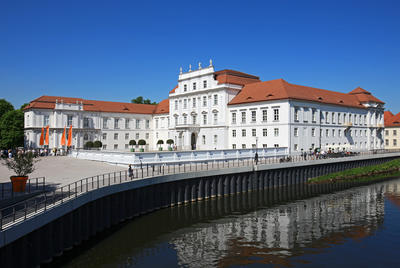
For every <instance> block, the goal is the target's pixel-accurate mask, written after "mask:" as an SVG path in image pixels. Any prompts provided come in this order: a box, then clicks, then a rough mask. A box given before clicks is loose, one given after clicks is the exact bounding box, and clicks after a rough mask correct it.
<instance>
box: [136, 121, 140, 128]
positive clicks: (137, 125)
mask: <svg viewBox="0 0 400 268" xmlns="http://www.w3.org/2000/svg"><path fill="white" fill-rule="evenodd" d="M136 128H137V129H139V128H140V120H137V119H136Z"/></svg>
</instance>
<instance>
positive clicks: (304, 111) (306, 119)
mask: <svg viewBox="0 0 400 268" xmlns="http://www.w3.org/2000/svg"><path fill="white" fill-rule="evenodd" d="M303 122H308V108H307V107H304V108H303Z"/></svg>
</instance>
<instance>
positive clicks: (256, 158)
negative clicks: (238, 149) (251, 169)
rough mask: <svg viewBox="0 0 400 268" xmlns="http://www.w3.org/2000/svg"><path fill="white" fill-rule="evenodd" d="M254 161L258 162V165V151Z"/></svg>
mask: <svg viewBox="0 0 400 268" xmlns="http://www.w3.org/2000/svg"><path fill="white" fill-rule="evenodd" d="M254 162H256V165H257V164H258V153H257V152H256V155H255V156H254Z"/></svg>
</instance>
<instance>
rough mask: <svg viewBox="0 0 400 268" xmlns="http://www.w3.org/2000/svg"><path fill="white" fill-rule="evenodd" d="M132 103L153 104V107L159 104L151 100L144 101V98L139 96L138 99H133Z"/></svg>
mask: <svg viewBox="0 0 400 268" xmlns="http://www.w3.org/2000/svg"><path fill="white" fill-rule="evenodd" d="M131 102H132V103H138V104H153V105H156V104H157V102H151V100H150V99H143V97H142V96H139V97H137V98H136V99H132V100H131Z"/></svg>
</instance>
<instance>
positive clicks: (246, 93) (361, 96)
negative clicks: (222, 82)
mask: <svg viewBox="0 0 400 268" xmlns="http://www.w3.org/2000/svg"><path fill="white" fill-rule="evenodd" d="M366 92H367V91H366ZM367 93H369V92H367ZM281 99H296V100H306V101H313V102H319V103H327V104H333V105H340V106H349V107H357V108H365V107H364V106H363V105H362V104H361V103H362V102H364V101H371V100H373V101H376V102H378V103H383V102H382V101H380V100H378V99H377V98H375V97H374V96H372V95H371V93H369V94H366V93H365V92H364V91H362V90H360V89H357V90H353V91H352V92H351V94H350V93H349V94H346V93H341V92H335V91H330V90H325V89H319V88H313V87H307V86H300V85H295V84H291V83H288V82H286V81H285V80H283V79H276V80H270V81H265V82H258V83H252V84H247V85H245V86H244V87H243V89H242V90H241V91H240V92H239V94H238V95H236V96H235V97H234V98H233V99H232V100H231V101H230V102H229V105H233V104H241V103H251V102H260V101H269V100H281Z"/></svg>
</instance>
